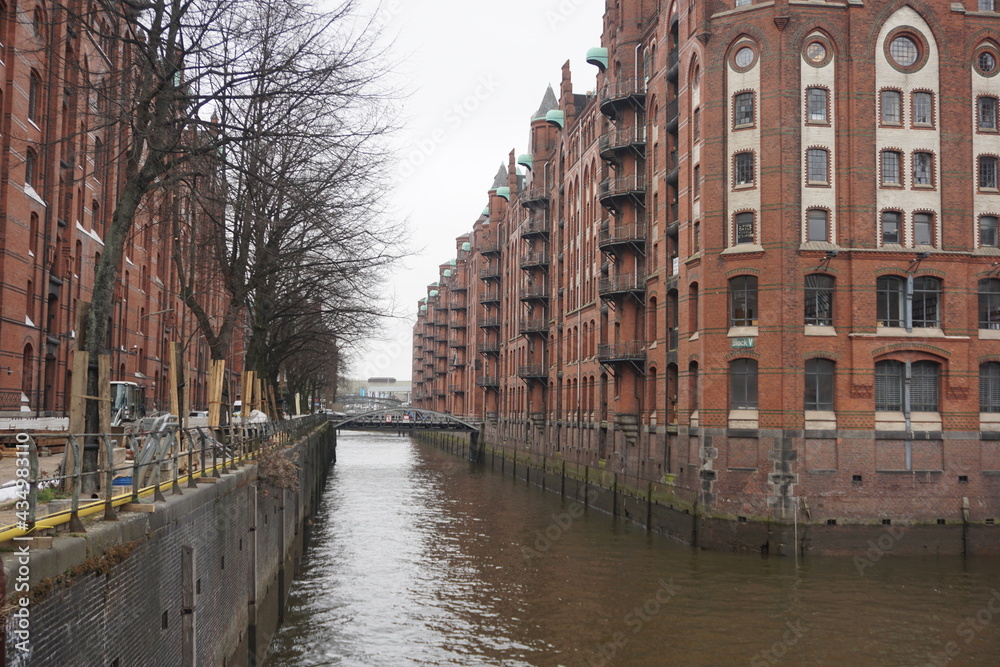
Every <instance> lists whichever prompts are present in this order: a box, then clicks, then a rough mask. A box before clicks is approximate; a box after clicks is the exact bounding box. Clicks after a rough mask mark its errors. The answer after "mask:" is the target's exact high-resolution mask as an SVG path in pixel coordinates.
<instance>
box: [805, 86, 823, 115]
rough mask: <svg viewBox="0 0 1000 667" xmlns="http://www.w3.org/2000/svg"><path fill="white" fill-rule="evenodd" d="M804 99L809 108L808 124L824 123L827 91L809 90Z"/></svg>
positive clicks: (821, 89) (820, 89)
mask: <svg viewBox="0 0 1000 667" xmlns="http://www.w3.org/2000/svg"><path fill="white" fill-rule="evenodd" d="M806 99H807V103H808V107H809V108H808V113H809V115H808V118H809V122H810V123H825V122H826V108H827V103H826V100H827V91H826V90H825V89H823V88H810V89H809V90H808V92H807V94H806Z"/></svg>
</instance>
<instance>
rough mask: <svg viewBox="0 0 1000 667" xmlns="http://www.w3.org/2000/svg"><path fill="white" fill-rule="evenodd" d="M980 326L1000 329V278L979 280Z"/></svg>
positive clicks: (981, 327)
mask: <svg viewBox="0 0 1000 667" xmlns="http://www.w3.org/2000/svg"><path fill="white" fill-rule="evenodd" d="M979 328H980V329H1000V280H998V279H996V278H987V279H986V280H980V281H979Z"/></svg>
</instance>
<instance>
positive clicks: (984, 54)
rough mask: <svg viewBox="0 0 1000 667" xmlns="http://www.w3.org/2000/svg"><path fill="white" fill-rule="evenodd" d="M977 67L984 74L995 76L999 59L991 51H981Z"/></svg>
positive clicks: (977, 59)
mask: <svg viewBox="0 0 1000 667" xmlns="http://www.w3.org/2000/svg"><path fill="white" fill-rule="evenodd" d="M976 65H977V66H978V67H979V71H980V72H982V73H983V74H993V73H994V72H995V71H996V69H997V58H996V56H995V55H993V53H992V52H990V51H981V52H980V53H979V57H978V58H976Z"/></svg>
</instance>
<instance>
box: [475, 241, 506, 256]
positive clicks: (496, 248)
mask: <svg viewBox="0 0 1000 667" xmlns="http://www.w3.org/2000/svg"><path fill="white" fill-rule="evenodd" d="M502 250H503V244H502V243H501V242H500V239H499V238H490V239H486V240H485V241H483V242H482V243H481V244H480V246H479V254H480V255H487V256H489V255H499V254H500V253H501V251H502Z"/></svg>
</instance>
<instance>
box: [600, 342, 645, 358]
mask: <svg viewBox="0 0 1000 667" xmlns="http://www.w3.org/2000/svg"><path fill="white" fill-rule="evenodd" d="M597 358H598V360H600V361H602V362H611V361H640V360H644V359H645V358H646V343H645V342H644V341H641V340H637V341H627V342H624V343H601V344H600V345H598V346H597Z"/></svg>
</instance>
